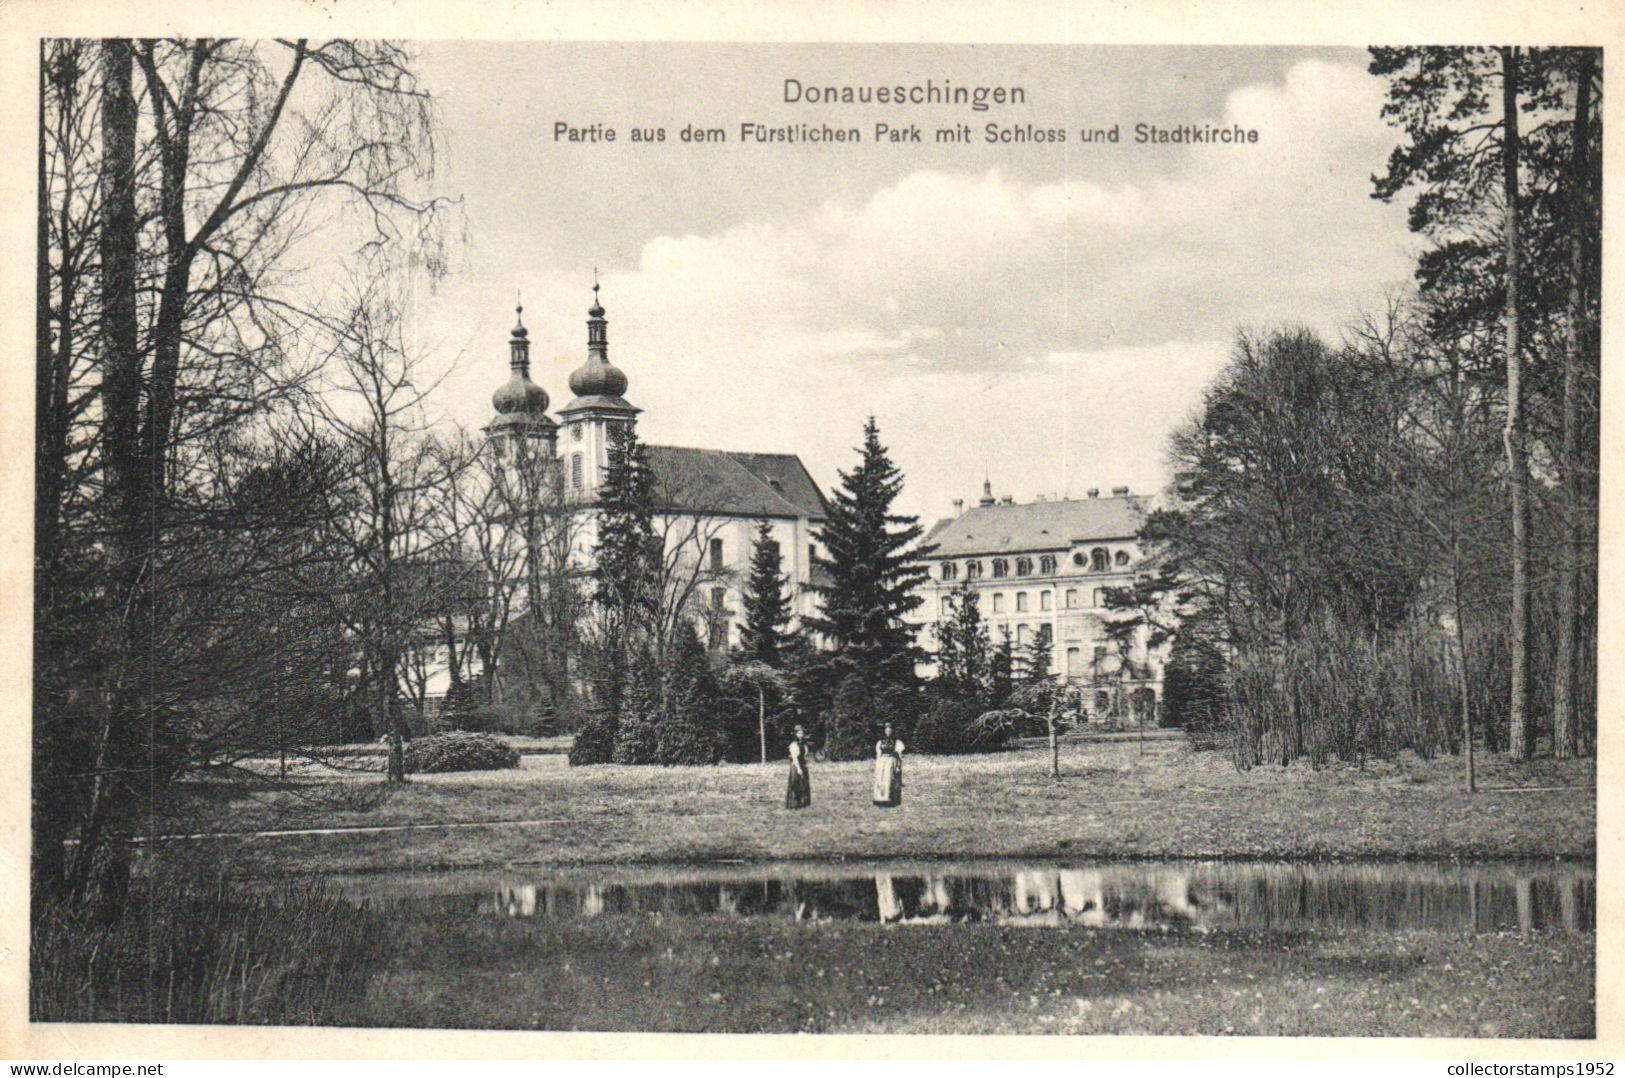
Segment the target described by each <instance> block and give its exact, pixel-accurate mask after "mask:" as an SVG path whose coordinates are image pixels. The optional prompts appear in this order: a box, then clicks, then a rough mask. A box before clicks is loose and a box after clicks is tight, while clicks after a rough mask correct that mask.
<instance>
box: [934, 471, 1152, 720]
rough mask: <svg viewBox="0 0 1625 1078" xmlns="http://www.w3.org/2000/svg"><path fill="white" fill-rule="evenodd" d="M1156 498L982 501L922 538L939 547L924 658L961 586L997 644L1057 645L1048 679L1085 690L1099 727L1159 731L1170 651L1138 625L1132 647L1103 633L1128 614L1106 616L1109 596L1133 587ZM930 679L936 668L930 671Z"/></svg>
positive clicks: (1117, 494)
mask: <svg viewBox="0 0 1625 1078" xmlns="http://www.w3.org/2000/svg"><path fill="white" fill-rule="evenodd" d="M1149 509H1150V499H1149V498H1146V497H1143V496H1136V495H1133V494H1130V493H1129V490H1128V488H1127V487H1117V488H1115V489H1114V490H1113V491H1112V495H1111V497H1107V498H1102V497H1100V492H1099V491H1098V490H1090V491H1089V492H1088V496H1087V497H1084V498H1064V499H1040V500H1037V501H1032V502H1025V503H1019V504H1018V503H1016V502H1014V501H1013V500H1012V499H1010V498H1003V499H996V498H994V497H993V492H992V484H991V483H990V482H984V483H983V486H982V497H981V500H980V501H979V502H977V504H976V505H974V506H972V507H970V508H969V509H966V508H964V505H963V503H958V502H956V503H955V506H954V516H952V517H950V518H948V519H946V520H942V521H939V522H938V523H937V524H936V526H935V527H933V528H932V529H931V530H930V531H929V532H928V533H927V534H926V536H925V540H924V542H925V543H926V544H934V545H935V546H936V549H935V550H934V551H933V552H932V553H931V555H930V556H929V557H928V558H927V559H926V563H927V566H928V568H929V570H930V579H929V580H928V581H927V582H925V583H924V584H922V585H921V586H920V596H921V598H922V599H923V600H924V601H923V602H922V603H921V605H920V606H919V607H918V608H917V609H916V610H915V612H914V614H913V615H912V620H913V621H914V622H915V624H917V625H918V626H919V629H920V633H919V640H920V643H921V645H922V646H923V647H924V648H925V649H926V651H927V652H928V653H931V652H933V651H934V650H935V647H936V631H935V630H936V625H937V623H938V622H939V621H942V620H945V619H946V618H948V617H949V616H950V615H951V614H952V611H953V602H954V595H955V593H956V592H957V591H959V589H961V588H968V589H969V590H971V591H974V592H975V593H976V596H977V603H978V606H979V608H980V610H981V613H982V619H983V621H985V622H986V623H987V626H988V629H989V633H990V636H991V637H992V640H993V642H994V643H995V644H997V643H998V642H999V641H1000V639H1001V638H1002V637H1004V636H1005V635H1006V634H1008V636H1009V639H1010V641H1011V644H1012V645H1013V646H1014V648H1015V652H1016V655H1017V656H1018V658H1019V657H1020V656H1021V655H1022V654H1023V653H1024V652H1026V651H1027V649H1029V648H1030V647H1031V646H1032V645H1033V643H1034V642H1035V641H1036V640H1038V639H1039V638H1040V637H1048V639H1049V642H1050V669H1049V670H1048V671H1047V673H1049V674H1052V675H1059V676H1060V677H1062V678H1064V679H1065V680H1066V681H1068V682H1069V683H1071V684H1075V685H1079V686H1081V687H1084V688H1085V701H1086V704H1087V706H1088V710H1089V715H1090V718H1091V719H1092V720H1098V721H1116V722H1132V723H1139V722H1144V723H1145V724H1147V725H1151V724H1153V723H1154V722H1155V721H1156V719H1157V717H1158V716H1159V715H1160V713H1161V703H1162V677H1163V668H1164V664H1165V662H1166V659H1167V655H1166V647H1151V646H1150V645H1149V635H1150V630H1149V629H1148V628H1147V627H1145V626H1140V627H1137V628H1136V629H1135V630H1134V631H1133V633H1132V634H1130V637H1129V639H1128V640H1127V641H1126V643H1119V641H1117V640H1115V639H1113V638H1112V637H1111V636H1110V635H1109V634H1108V632H1107V626H1108V625H1109V624H1110V623H1111V622H1112V621H1113V620H1118V619H1124V618H1125V617H1127V616H1129V615H1126V614H1125V613H1124V612H1122V611H1114V610H1112V609H1111V608H1110V607H1109V606H1108V593H1109V591H1110V589H1114V588H1125V587H1128V586H1129V585H1130V584H1132V583H1133V581H1134V578H1135V574H1136V572H1137V571H1138V570H1139V568H1140V565H1141V562H1142V559H1143V558H1144V556H1145V552H1144V551H1143V550H1142V549H1141V546H1140V542H1139V538H1138V537H1139V533H1140V528H1141V525H1142V524H1143V522H1144V520H1145V515H1146V513H1147V512H1148V511H1149ZM924 672H925V673H930V670H929V668H928V669H927V670H925V671H924Z"/></svg>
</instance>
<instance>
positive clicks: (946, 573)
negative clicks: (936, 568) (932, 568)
mask: <svg viewBox="0 0 1625 1078" xmlns="http://www.w3.org/2000/svg"><path fill="white" fill-rule="evenodd" d="M958 575H959V565H958V563H956V562H951V561H945V562H943V563H942V579H944V580H952V579H953V578H954V577H956V576H958Z"/></svg>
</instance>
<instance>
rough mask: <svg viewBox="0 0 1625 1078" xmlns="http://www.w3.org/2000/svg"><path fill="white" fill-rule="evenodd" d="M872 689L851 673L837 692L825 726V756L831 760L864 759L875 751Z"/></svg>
mask: <svg viewBox="0 0 1625 1078" xmlns="http://www.w3.org/2000/svg"><path fill="white" fill-rule="evenodd" d="M874 718H875V716H874V714H873V709H872V707H871V699H870V693H869V687H868V686H867V685H865V684H864V683H863V679H862V678H861V677H859V676H858V675H856V674H848V675H847V676H846V677H845V678H843V679H842V680H841V684H840V687H839V688H837V689H836V690H835V703H834V705H833V706H832V707H831V708H830V713H829V722H827V723H826V724H825V727H824V756H825V757H826V758H828V759H831V760H861V759H863V758H864V757H865V756H868V755H870V754H871V753H873V752H874V751H875V738H874V737H873V736H872V732H871V728H872V727H873V726H874Z"/></svg>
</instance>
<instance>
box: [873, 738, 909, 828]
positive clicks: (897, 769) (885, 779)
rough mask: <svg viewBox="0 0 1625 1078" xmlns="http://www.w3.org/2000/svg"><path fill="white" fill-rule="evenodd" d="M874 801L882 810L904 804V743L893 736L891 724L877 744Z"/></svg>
mask: <svg viewBox="0 0 1625 1078" xmlns="http://www.w3.org/2000/svg"><path fill="white" fill-rule="evenodd" d="M874 799H875V804H876V805H877V806H879V807H880V808H891V807H893V806H894V805H901V804H902V803H903V743H902V742H901V741H899V740H897V738H896V737H894V736H892V729H891V724H890V723H887V724H886V732H885V733H884V734H883V735H881V738H880V740H879V741H876V742H875V788H874Z"/></svg>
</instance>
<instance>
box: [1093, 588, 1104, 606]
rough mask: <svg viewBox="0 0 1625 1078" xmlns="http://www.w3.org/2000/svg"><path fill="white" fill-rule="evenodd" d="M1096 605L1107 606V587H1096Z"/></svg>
mask: <svg viewBox="0 0 1625 1078" xmlns="http://www.w3.org/2000/svg"><path fill="white" fill-rule="evenodd" d="M1095 605H1096V606H1105V605H1106V589H1105V588H1096V589H1095Z"/></svg>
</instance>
